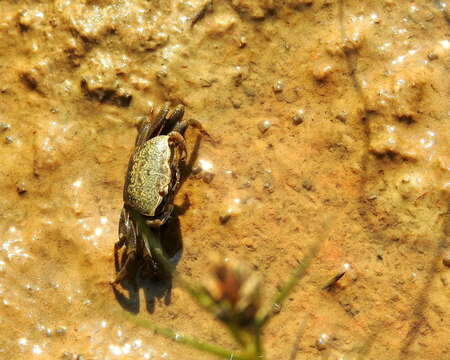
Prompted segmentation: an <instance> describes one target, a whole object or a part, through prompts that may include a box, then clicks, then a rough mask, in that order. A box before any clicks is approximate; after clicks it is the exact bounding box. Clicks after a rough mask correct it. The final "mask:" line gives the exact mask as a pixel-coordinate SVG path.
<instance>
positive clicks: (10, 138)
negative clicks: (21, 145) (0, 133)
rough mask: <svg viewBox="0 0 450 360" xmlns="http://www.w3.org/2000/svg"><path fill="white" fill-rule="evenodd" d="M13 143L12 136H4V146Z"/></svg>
mask: <svg viewBox="0 0 450 360" xmlns="http://www.w3.org/2000/svg"><path fill="white" fill-rule="evenodd" d="M13 142H14V138H13V137H12V136H9V135H8V136H5V144H12V143H13Z"/></svg>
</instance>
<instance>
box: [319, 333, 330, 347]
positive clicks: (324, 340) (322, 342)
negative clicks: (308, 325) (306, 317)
mask: <svg viewBox="0 0 450 360" xmlns="http://www.w3.org/2000/svg"><path fill="white" fill-rule="evenodd" d="M329 340H330V336H329V335H328V334H321V335H320V336H319V338H318V339H317V340H316V348H317V349H318V350H325V349H326V348H327V345H328V341H329Z"/></svg>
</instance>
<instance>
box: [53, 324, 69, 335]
mask: <svg viewBox="0 0 450 360" xmlns="http://www.w3.org/2000/svg"><path fill="white" fill-rule="evenodd" d="M66 332H67V328H66V327H65V326H58V327H57V328H56V329H55V333H56V335H59V336H62V335H65V334H66Z"/></svg>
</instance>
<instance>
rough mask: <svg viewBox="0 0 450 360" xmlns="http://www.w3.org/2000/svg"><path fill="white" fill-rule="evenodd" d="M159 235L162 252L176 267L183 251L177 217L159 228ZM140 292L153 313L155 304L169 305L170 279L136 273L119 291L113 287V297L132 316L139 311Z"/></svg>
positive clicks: (125, 281) (123, 282)
mask: <svg viewBox="0 0 450 360" xmlns="http://www.w3.org/2000/svg"><path fill="white" fill-rule="evenodd" d="M160 234H161V240H162V245H163V248H164V251H165V253H166V254H167V257H168V258H169V261H170V262H171V263H172V264H173V265H175V266H176V265H177V263H178V262H179V261H180V259H181V254H182V251H183V244H182V237H181V229H180V221H179V219H178V217H173V218H170V219H169V220H168V221H167V222H166V223H165V224H164V225H163V226H161V228H160ZM116 270H117V269H116ZM141 291H142V292H143V301H144V303H145V308H146V310H147V311H148V312H149V313H153V312H154V311H155V306H156V303H157V302H160V301H162V302H163V303H164V304H165V305H169V304H170V303H171V292H172V278H171V277H170V276H165V277H151V276H147V274H143V273H142V271H138V272H137V275H136V277H135V278H134V279H126V280H124V281H122V282H121V289H120V290H119V289H118V288H116V287H113V293H114V296H115V297H116V300H117V302H118V303H119V304H120V306H122V308H123V309H125V310H126V311H129V312H131V313H134V314H137V313H139V312H140V311H141V296H140V293H141Z"/></svg>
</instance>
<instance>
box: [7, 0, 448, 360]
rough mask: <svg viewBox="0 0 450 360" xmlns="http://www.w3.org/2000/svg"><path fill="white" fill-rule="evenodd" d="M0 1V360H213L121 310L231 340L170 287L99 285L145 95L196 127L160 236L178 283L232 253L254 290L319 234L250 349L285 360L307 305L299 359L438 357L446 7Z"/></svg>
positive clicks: (283, 273) (443, 304)
mask: <svg viewBox="0 0 450 360" xmlns="http://www.w3.org/2000/svg"><path fill="white" fill-rule="evenodd" d="M0 14H1V16H0V39H1V41H0V192H1V197H0V358H1V359H30V358H33V359H69V360H70V359H78V360H81V359H85V360H87V359H92V360H97V359H174V360H175V359H177V360H193V359H209V358H210V357H208V356H206V355H203V354H201V353H199V352H198V351H196V350H191V349H188V348H185V347H183V346H181V345H179V344H176V343H173V342H171V341H170V340H167V339H165V338H162V337H160V336H157V335H154V334H153V333H152V332H151V331H149V330H146V329H143V328H138V327H136V326H134V325H133V324H132V323H130V322H129V321H127V320H126V319H125V318H124V317H123V314H124V313H126V312H132V313H139V314H140V315H141V316H143V317H145V318H149V319H152V320H153V321H155V322H156V323H158V324H161V325H164V326H167V327H171V328H173V329H176V330H177V331H179V332H180V333H183V334H191V335H195V336H197V337H199V338H201V339H203V340H205V341H210V342H215V343H218V344H220V345H222V346H228V347H233V346H234V345H233V343H232V340H231V339H230V337H229V335H228V334H227V333H226V331H225V329H223V328H222V327H221V326H220V325H219V324H218V323H217V322H216V321H215V320H213V319H212V318H211V316H210V315H209V314H207V313H206V312H204V311H203V310H200V309H199V308H198V307H197V306H196V305H195V303H194V302H193V301H192V300H191V299H190V298H189V296H188V295H187V294H186V293H185V292H183V291H182V290H181V289H180V288H178V287H177V286H174V287H173V288H172V289H167V283H164V282H159V283H156V284H149V282H145V281H141V282H140V285H141V286H140V289H139V292H137V293H136V292H131V293H127V292H126V291H125V290H124V292H123V293H122V292H120V293H116V294H115V293H114V292H113V290H112V288H111V286H110V284H109V282H110V281H111V280H113V279H114V276H115V270H114V258H113V246H114V243H115V242H116V241H117V227H118V219H119V215H120V210H121V208H122V188H123V182H124V174H125V171H126V167H127V163H128V159H129V156H130V153H131V151H132V149H133V146H134V140H135V136H136V133H137V125H138V124H139V123H140V122H141V121H142V119H144V118H145V117H147V116H150V114H151V112H152V111H153V110H155V111H156V110H157V109H158V108H159V106H160V105H161V104H162V103H163V102H164V101H170V102H171V103H172V104H173V105H176V104H180V103H182V104H184V105H185V107H186V117H187V118H192V119H196V120H198V121H200V122H201V123H202V124H203V126H204V127H205V128H206V129H207V131H208V132H209V133H210V134H211V137H212V138H213V139H214V140H213V141H211V140H210V139H207V138H204V137H203V138H202V137H199V133H198V131H197V130H196V129H189V130H188V131H187V134H186V141H187V145H188V153H189V155H191V156H193V157H192V162H193V170H194V171H193V172H192V174H191V175H190V176H189V177H188V178H187V180H186V181H185V182H184V184H183V186H182V188H181V189H180V191H179V193H178V195H177V197H176V200H175V203H176V204H177V205H182V204H183V203H184V202H185V200H186V199H188V202H189V207H187V209H186V211H185V212H184V213H179V214H178V215H179V216H178V217H175V218H174V219H172V220H171V226H170V229H169V232H170V234H167V239H178V240H179V241H182V248H183V251H182V256H181V259H180V261H179V264H178V267H177V268H178V270H179V271H180V272H181V273H182V274H184V276H186V277H187V278H188V279H190V280H191V281H193V282H200V281H203V279H204V278H205V275H206V272H207V269H208V266H209V264H210V256H211V254H219V255H220V256H222V257H228V258H238V259H243V260H245V261H247V262H248V263H249V264H250V265H251V266H252V268H253V269H254V270H255V271H258V272H260V273H261V274H262V276H263V277H264V289H263V291H264V296H265V297H266V298H268V297H270V296H271V295H272V294H273V292H274V291H275V289H276V288H277V287H279V286H280V285H281V284H282V282H283V280H284V279H286V278H287V277H288V275H289V274H290V273H291V272H292V270H293V269H294V268H295V266H296V265H297V263H298V261H299V260H300V259H302V256H303V255H304V254H305V253H306V252H307V250H308V249H309V248H310V247H311V246H312V245H313V244H314V243H316V242H317V241H318V240H320V238H321V237H323V229H325V228H330V232H329V233H328V235H327V240H326V241H325V242H324V244H323V246H322V248H321V251H320V253H319V255H318V256H317V258H316V259H315V260H314V262H313V265H312V267H311V268H310V271H309V273H308V276H307V277H306V278H305V279H304V280H303V281H302V282H301V284H300V286H298V288H297V289H296V291H295V292H294V293H293V294H292V295H291V296H290V297H289V299H288V301H287V302H286V304H284V305H283V307H282V309H281V311H280V312H279V314H277V315H276V316H275V317H274V320H273V321H272V322H271V323H270V326H269V327H268V328H267V329H266V332H265V344H266V348H267V356H268V358H270V359H289V356H290V354H291V353H292V347H293V344H294V341H295V338H296V335H297V332H298V329H299V326H300V323H301V322H302V321H303V319H304V318H305V316H306V315H307V314H309V321H308V323H307V326H306V329H305V332H304V334H303V337H302V340H301V342H300V344H298V347H299V350H298V354H297V358H299V359H300V358H301V359H305V360H313V359H314V360H316V359H330V360H332V359H336V360H337V359H341V360H343V359H346V360H352V359H358V358H359V357H358V356H360V355H361V354H362V353H363V352H367V354H365V357H364V359H367V360H368V359H386V360H388V359H389V360H392V359H400V360H403V359H404V360H406V359H411V360H412V359H417V360H419V359H420V360H425V359H427V360H436V359H442V360H444V359H449V358H450V343H449V341H448V339H450V307H449V304H450V268H449V263H450V259H449V257H450V244H449V236H450V222H449V217H448V216H449V199H450V196H449V194H450V152H449V149H450V137H449V133H450V122H449V114H450V103H449V101H448V98H449V95H450V82H449V81H448V78H449V67H450V62H449V59H450V57H449V52H450V39H449V35H450V27H449V9H448V6H447V5H446V3H445V2H443V1H442V2H440V1H423V0H418V1H414V2H413V1H391V0H383V1H378V0H377V1H375V0H374V1H369V0H367V1H352V0H348V1H344V0H342V1H337V0H335V1H333V0H286V1H271V0H255V1H250V0H229V1H220V0H217V1H208V0H206V1H205V0H192V1H181V0H160V1H144V0H118V1H112V2H110V1H103V0H56V1H12V0H5V1H1V2H0ZM167 241H169V240H167ZM179 245H180V244H177V246H179ZM446 264H447V265H446ZM343 267H346V269H347V273H346V274H345V276H344V277H343V278H342V279H341V280H340V281H339V284H338V286H336V287H334V288H333V289H330V290H329V291H324V290H321V287H322V286H323V284H324V283H325V282H326V281H327V279H329V278H330V277H332V276H333V275H335V274H336V273H337V272H339V271H341V269H342V268H343ZM127 296H130V297H129V298H128V297H127ZM369 339H370V341H369V343H370V345H371V346H370V348H367V346H366V345H367V344H368V340H369ZM325 340H326V341H325Z"/></svg>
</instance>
